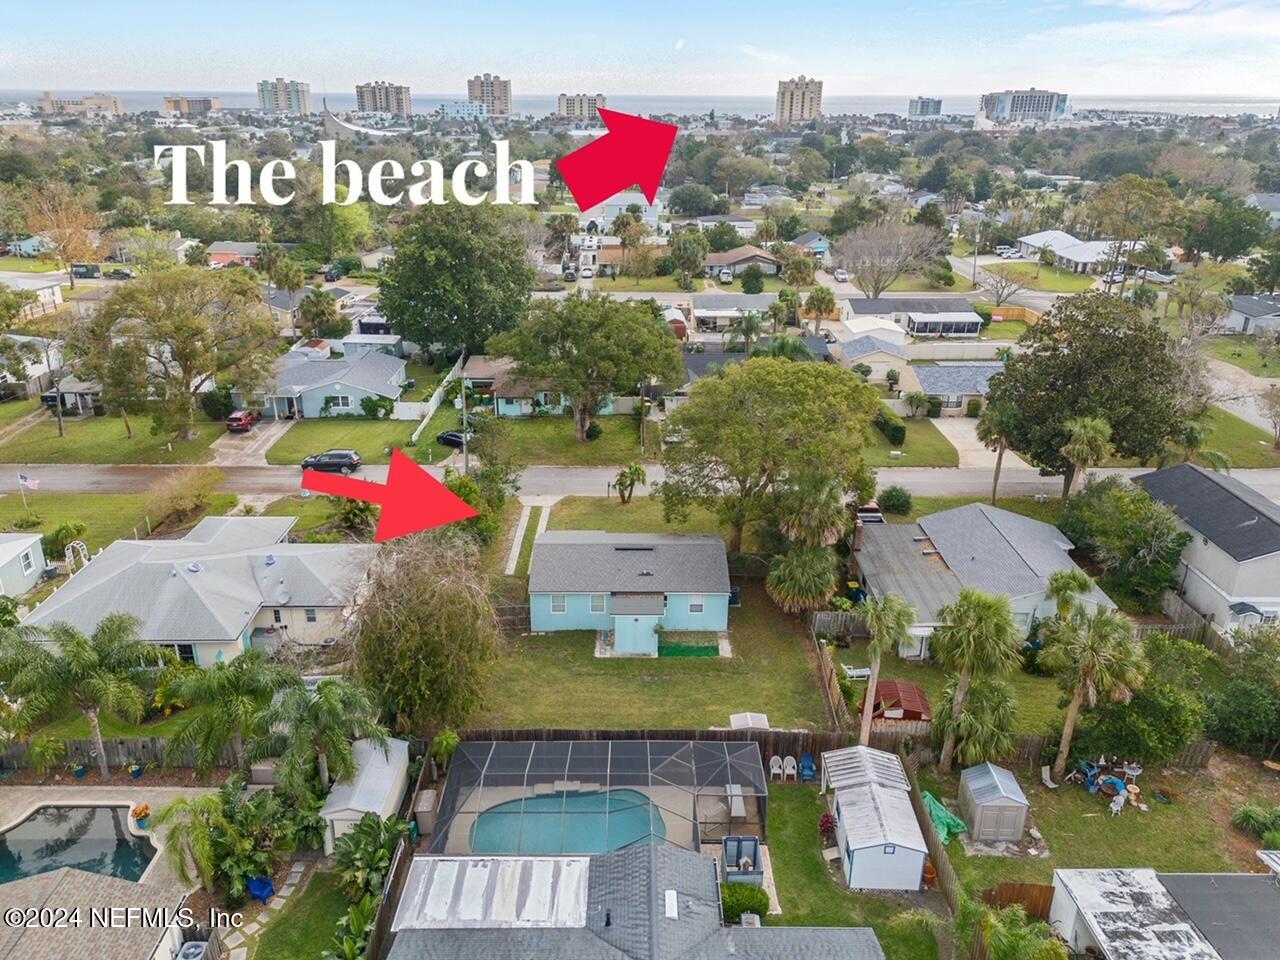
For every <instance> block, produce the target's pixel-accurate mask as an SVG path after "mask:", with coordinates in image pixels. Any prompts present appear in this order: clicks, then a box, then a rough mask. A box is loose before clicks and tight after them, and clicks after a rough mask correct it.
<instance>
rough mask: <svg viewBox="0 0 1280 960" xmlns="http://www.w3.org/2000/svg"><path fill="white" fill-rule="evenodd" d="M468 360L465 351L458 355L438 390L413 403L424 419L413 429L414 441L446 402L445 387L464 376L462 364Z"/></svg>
mask: <svg viewBox="0 0 1280 960" xmlns="http://www.w3.org/2000/svg"><path fill="white" fill-rule="evenodd" d="M466 362H467V355H466V354H465V353H464V354H462V356H460V357H458V362H457V363H455V364H454V365H453V367H451V368H450V370H449V372H448V373H446V374H445V376H444V379H443V380H442V381H440V386H438V387H437V388H436V392H435V393H433V394H432V395H431V396H430V397H429V398H428V399H427V402H426V403H417V404H413V406H416V407H419V408H420V409H419V411H418V416H419V417H420V418H421V420H422V422H421V423H419V424H418V428H417V429H416V430H414V431H413V437H412V439H413V442H414V443H417V442H418V438H419V437H420V436H422V431H423V430H425V429H427V423H428V421H430V420H431V418H432V417H433V416H435V412H436V411H437V410H439V409H440V404H442V403H444V391H445V388H446V387H448V386H449V384H450V383H452V382H453V381H454V380H457V379H458V377H460V376H462V365H463V364H464V363H466ZM396 406H397V407H398V406H399V404H396ZM392 417H393V418H394V419H396V420H400V419H412V418H402V417H397V416H396V415H395V414H394V413H392Z"/></svg>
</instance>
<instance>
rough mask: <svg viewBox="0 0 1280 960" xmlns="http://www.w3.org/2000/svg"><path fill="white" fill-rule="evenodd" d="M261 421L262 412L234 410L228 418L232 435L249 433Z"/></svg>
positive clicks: (228, 427)
mask: <svg viewBox="0 0 1280 960" xmlns="http://www.w3.org/2000/svg"><path fill="white" fill-rule="evenodd" d="M261 419H262V411H261V410H232V411H231V414H230V415H229V416H228V417H227V429H228V430H229V431H231V432H232V433H248V432H249V431H250V430H251V429H253V425H254V424H255V423H257V422H258V421H259V420H261Z"/></svg>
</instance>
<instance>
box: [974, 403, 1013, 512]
mask: <svg viewBox="0 0 1280 960" xmlns="http://www.w3.org/2000/svg"><path fill="white" fill-rule="evenodd" d="M1012 432H1013V408H1012V407H1010V406H1009V405H1008V404H1005V403H988V404H987V405H986V406H985V407H984V408H983V410H982V413H980V414H979V415H978V439H979V440H980V441H981V442H982V445H983V446H984V447H986V448H987V449H988V450H994V451H995V455H996V470H995V474H994V475H993V476H992V478H991V505H992V506H995V502H996V491H997V490H998V489H999V487H1000V468H1001V467H1003V466H1004V452H1005V451H1006V450H1008V449H1009V435H1010V434H1011V433H1012Z"/></svg>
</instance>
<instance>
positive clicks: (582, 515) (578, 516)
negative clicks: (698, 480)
mask: <svg viewBox="0 0 1280 960" xmlns="http://www.w3.org/2000/svg"><path fill="white" fill-rule="evenodd" d="M547 529H548V530H608V531H611V532H613V533H718V534H720V535H721V536H723V537H724V539H725V543H728V542H729V530H728V528H726V527H722V526H721V525H720V521H719V520H718V519H717V518H716V515H715V514H714V513H713V512H712V511H710V510H707V509H706V508H704V507H697V506H695V507H692V508H691V509H690V511H689V519H688V520H687V521H685V522H683V523H679V524H667V522H666V521H665V520H663V518H662V500H661V499H660V498H658V497H650V496H641V495H639V494H637V495H636V496H635V497H633V498H632V500H631V502H630V503H628V504H626V505H623V504H622V503H621V502H619V500H618V498H617V497H613V498H611V499H606V498H604V497H565V498H564V499H563V500H561V501H560V502H559V503H557V504H556V505H555V506H554V507H552V509H551V518H550V519H549V520H548V521H547ZM742 546H743V549H744V550H746V551H748V552H751V551H752V550H754V549H755V548H756V544H755V540H754V537H753V536H752V531H751V528H750V527H748V528H747V531H746V535H745V536H744V538H743V545H742Z"/></svg>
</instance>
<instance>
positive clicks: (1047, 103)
mask: <svg viewBox="0 0 1280 960" xmlns="http://www.w3.org/2000/svg"><path fill="white" fill-rule="evenodd" d="M1069 116H1071V108H1070V106H1069V105H1068V103H1067V95H1066V94H1065V93H1054V92H1053V91H1052V90H1037V89H1036V88H1035V87H1032V88H1031V89H1030V90H1001V91H999V92H997V93H988V94H987V95H986V96H984V97H983V98H982V99H981V100H979V101H978V115H977V117H975V118H974V126H976V127H977V128H978V129H980V130H981V129H990V128H991V127H995V126H1003V125H1005V124H1025V125H1035V124H1039V123H1052V122H1053V121H1055V120H1065V119H1067V118H1068V117H1069Z"/></svg>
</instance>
